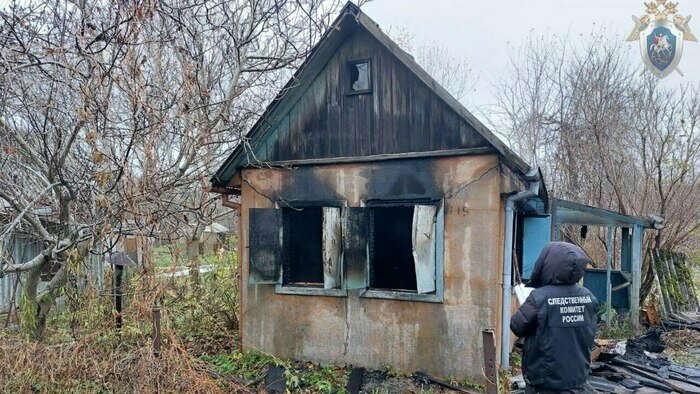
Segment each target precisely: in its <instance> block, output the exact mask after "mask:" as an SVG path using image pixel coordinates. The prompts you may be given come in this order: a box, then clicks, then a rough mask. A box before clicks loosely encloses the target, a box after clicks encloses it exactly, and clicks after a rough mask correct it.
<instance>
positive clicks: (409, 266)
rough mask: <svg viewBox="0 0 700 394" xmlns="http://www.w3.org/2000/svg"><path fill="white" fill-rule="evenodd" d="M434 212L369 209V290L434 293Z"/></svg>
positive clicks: (415, 208)
mask: <svg viewBox="0 0 700 394" xmlns="http://www.w3.org/2000/svg"><path fill="white" fill-rule="evenodd" d="M436 213H437V207H436V206H434V205H402V206H387V207H373V208H371V211H370V239H371V244H370V288H372V289H381V290H398V291H408V292H416V293H420V294H426V293H433V292H435V290H436V287H435V286H436V269H435V267H436V265H435V264H436V260H435V246H436V243H435V235H436V234H435V219H436Z"/></svg>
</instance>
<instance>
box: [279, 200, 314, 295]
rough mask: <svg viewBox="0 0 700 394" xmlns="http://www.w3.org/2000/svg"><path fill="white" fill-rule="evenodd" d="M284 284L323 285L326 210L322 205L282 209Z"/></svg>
mask: <svg viewBox="0 0 700 394" xmlns="http://www.w3.org/2000/svg"><path fill="white" fill-rule="evenodd" d="M282 218H283V223H284V224H283V226H284V229H283V231H284V238H283V239H284V246H283V250H284V261H283V267H282V273H283V281H282V283H283V284H284V285H296V286H323V250H322V249H323V245H322V240H323V227H322V224H323V210H322V208H321V207H305V208H302V209H291V208H285V209H283V210H282Z"/></svg>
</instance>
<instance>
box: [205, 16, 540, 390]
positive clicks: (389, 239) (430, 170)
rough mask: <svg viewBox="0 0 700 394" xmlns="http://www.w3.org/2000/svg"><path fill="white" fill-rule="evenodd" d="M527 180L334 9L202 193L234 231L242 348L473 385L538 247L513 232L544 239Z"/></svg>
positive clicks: (381, 39)
mask: <svg viewBox="0 0 700 394" xmlns="http://www.w3.org/2000/svg"><path fill="white" fill-rule="evenodd" d="M539 176H540V174H539V171H538V170H537V169H536V168H531V166H530V165H528V163H527V162H525V161H524V160H523V159H521V158H520V157H518V156H517V155H516V154H514V153H513V152H512V151H511V150H510V149H509V148H508V147H507V146H506V145H505V144H503V143H502V142H501V141H500V140H499V139H498V138H497V137H496V136H494V134H493V133H492V132H491V131H489V129H488V128H487V127H485V126H484V125H483V124H482V123H481V122H479V121H478V120H477V119H476V118H475V117H474V116H473V115H472V114H471V113H470V112H469V111H468V110H467V109H465V108H464V107H463V106H462V105H461V104H460V103H459V102H458V101H457V100H456V99H454V98H453V97H452V96H451V95H450V94H449V93H448V92H447V91H445V89H444V88H442V87H441V86H440V85H439V84H438V83H437V82H435V80H434V79H433V78H431V77H430V75H428V74H427V73H426V72H425V71H424V70H423V69H421V67H420V66H418V65H417V64H416V62H415V61H414V59H413V58H412V57H411V56H410V55H409V54H407V53H405V52H404V51H402V50H401V49H400V48H399V47H398V46H397V45H396V44H395V43H394V42H392V41H391V39H389V37H387V36H386V34H384V33H383V32H382V31H381V30H380V29H379V28H378V27H377V25H376V24H375V23H374V22H373V21H372V20H371V19H369V18H368V17H367V16H366V15H365V14H363V13H362V12H361V11H360V10H359V8H357V7H356V6H354V5H353V4H350V3H348V5H346V6H345V8H344V9H343V11H342V12H341V14H340V16H339V17H338V19H337V20H336V21H335V22H334V26H333V28H331V29H329V31H328V32H327V33H326V34H325V35H324V37H323V38H322V39H321V41H320V42H319V43H318V44H317V45H316V46H315V48H314V49H313V51H312V53H311V55H310V56H309V57H308V58H307V59H306V61H305V62H304V63H303V65H302V66H301V67H300V69H299V70H298V71H297V73H296V74H295V76H294V78H292V80H291V81H290V82H289V83H288V85H287V86H286V87H285V88H284V89H283V90H282V93H281V94H280V95H279V96H278V98H277V99H276V100H274V101H273V102H272V104H271V105H270V106H269V107H268V108H267V110H266V111H265V113H264V114H263V116H262V117H261V118H260V120H259V121H258V122H257V123H256V124H255V126H254V127H253V128H252V129H251V130H250V132H249V133H248V135H247V138H246V140H245V143H242V144H240V145H239V146H238V147H237V148H236V149H234V151H233V152H232V154H231V155H230V157H229V158H228V159H227V160H226V161H225V163H224V164H223V165H222V167H221V168H220V169H219V170H218V171H217V173H216V174H215V176H214V177H213V178H212V190H213V191H215V192H218V193H222V194H223V195H224V204H225V205H227V206H229V207H233V208H236V210H237V212H238V213H239V215H240V220H239V222H238V223H239V234H240V242H239V253H240V263H241V265H240V272H241V286H240V292H241V294H240V304H241V338H242V343H243V347H244V349H246V350H249V349H255V350H259V351H264V352H268V353H272V354H274V355H277V356H280V357H288V358H295V359H303V360H311V361H314V362H320V363H332V364H341V365H344V364H352V365H355V366H364V367H374V368H381V367H383V366H385V365H391V366H393V367H395V368H397V369H399V370H401V371H406V372H412V371H415V370H422V371H426V372H429V373H433V374H436V375H439V376H460V377H472V378H476V379H481V376H482V368H483V365H484V364H483V361H482V360H483V354H482V345H481V342H482V330H484V329H488V328H493V329H494V330H495V331H496V335H497V343H506V342H509V341H510V340H509V337H508V336H507V332H508V328H507V322H506V328H505V331H504V330H503V327H502V326H503V324H502V322H503V321H504V319H505V320H507V318H508V317H509V316H510V312H511V308H512V306H511V305H513V304H512V301H511V299H510V295H511V290H510V285H511V281H512V279H511V270H510V267H512V257H513V256H512V254H511V253H510V251H512V250H513V249H514V245H515V243H517V244H518V245H519V246H518V248H517V249H518V254H519V255H528V256H532V255H535V256H536V255H537V254H538V253H539V250H540V249H541V246H540V245H539V244H538V242H534V243H532V245H533V246H530V243H529V242H524V243H523V242H519V243H518V240H519V239H521V238H522V234H520V235H518V234H516V231H515V229H517V228H518V225H516V224H517V223H521V222H525V221H528V218H530V217H532V218H533V222H532V223H535V222H536V223H539V225H540V226H545V229H546V230H545V231H544V233H545V234H547V235H546V240H545V241H548V240H549V233H550V232H551V226H552V221H551V220H549V221H546V220H545V221H536V220H535V219H536V218H541V217H543V216H544V217H546V216H547V212H548V209H549V202H548V197H547V191H546V188H545V187H544V184H543V182H541V181H540V179H539ZM521 227H522V225H521ZM531 227H532V226H531V225H529V227H528V228H531ZM514 242H515V243H514ZM531 248H535V249H533V250H531ZM504 251H507V252H508V253H504ZM516 257H517V256H516ZM504 267H507V269H505V270H504ZM504 305H505V307H504ZM501 338H504V339H501ZM499 346H500V345H499ZM504 349H508V346H506V347H504Z"/></svg>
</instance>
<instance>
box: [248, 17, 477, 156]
mask: <svg viewBox="0 0 700 394" xmlns="http://www.w3.org/2000/svg"><path fill="white" fill-rule="evenodd" d="M364 59H369V60H370V64H371V74H372V76H371V79H372V91H371V92H370V93H367V94H348V92H349V90H350V86H349V85H350V78H349V74H348V62H351V61H355V60H364ZM305 89H306V90H305V91H304V92H303V94H301V95H299V97H298V100H297V102H296V103H295V104H294V105H293V106H292V107H291V109H290V110H289V112H288V113H287V114H286V116H285V117H283V118H282V119H281V120H280V121H279V122H278V123H277V124H276V125H275V129H274V130H271V131H270V132H269V135H270V137H271V138H272V140H271V141H261V143H262V145H261V149H262V151H264V152H265V156H266V157H267V158H268V160H270V161H296V160H313V159H322V158H333V157H336V158H341V157H364V156H373V155H384V154H398V153H409V152H428V151H440V150H452V149H463V148H474V147H487V146H490V144H489V143H488V142H487V141H486V139H485V138H484V137H483V136H481V134H480V133H479V132H478V131H477V130H475V129H474V128H473V127H471V126H469V125H468V124H467V122H466V121H465V120H464V119H463V118H462V117H461V116H460V114H458V113H456V112H455V111H454V109H453V108H451V107H450V106H449V105H448V104H447V103H446V102H445V101H444V100H443V99H442V98H441V97H440V96H439V95H437V94H436V93H435V92H434V91H433V90H432V89H431V88H430V87H429V86H427V85H426V84H425V82H424V81H423V80H422V79H421V78H419V77H418V76H416V74H415V73H414V72H413V71H412V70H411V69H409V68H408V67H407V66H406V65H405V64H403V63H402V62H400V61H399V60H398V59H397V58H396V56H394V55H393V54H392V53H390V52H389V51H387V50H386V48H384V47H383V46H382V45H381V44H380V43H379V42H378V41H377V40H376V39H375V38H374V37H372V36H371V35H369V34H368V33H367V32H365V31H364V30H362V29H360V30H359V31H357V32H356V33H355V34H352V35H348V36H346V38H345V39H344V40H343V42H342V43H341V44H340V45H339V47H338V48H337V50H336V52H335V54H334V55H333V56H331V58H330V59H329V60H328V62H327V63H326V64H325V66H324V68H322V69H321V71H319V73H318V75H317V76H316V78H315V79H313V80H312V82H311V83H310V84H308V85H306V87H305ZM265 144H267V145H265Z"/></svg>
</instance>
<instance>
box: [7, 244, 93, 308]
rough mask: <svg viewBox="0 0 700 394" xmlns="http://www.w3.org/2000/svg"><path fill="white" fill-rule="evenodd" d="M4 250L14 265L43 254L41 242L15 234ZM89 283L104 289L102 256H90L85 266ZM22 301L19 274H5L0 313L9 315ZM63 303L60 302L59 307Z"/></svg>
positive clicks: (42, 283) (41, 284)
mask: <svg viewBox="0 0 700 394" xmlns="http://www.w3.org/2000/svg"><path fill="white" fill-rule="evenodd" d="M7 241H9V242H7V243H6V244H5V245H4V246H3V248H4V249H5V250H4V253H3V254H4V256H5V258H9V259H10V260H11V262H12V263H13V264H23V263H26V262H28V261H30V260H31V259H32V258H34V257H35V256H36V255H38V254H39V253H40V252H41V244H40V241H38V240H36V239H34V238H31V237H28V236H26V235H22V234H13V235H12V236H11V237H9V239H8V240H7ZM84 270H85V274H86V278H87V283H84V284H83V285H86V284H90V285H92V286H96V287H97V288H98V289H102V284H103V280H104V259H103V257H102V256H100V255H94V254H90V256H89V258H88V259H87V261H86V262H85V266H84ZM45 286H46V282H41V283H39V291H41V290H43V288H44V287H45ZM21 299H22V283H20V282H18V281H17V274H5V275H4V276H3V277H2V278H0V313H7V312H8V310H9V309H10V305H12V303H13V301H14V305H15V307H18V306H19V303H20V300H21ZM61 304H62V303H61V302H60V300H59V302H58V305H61Z"/></svg>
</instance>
